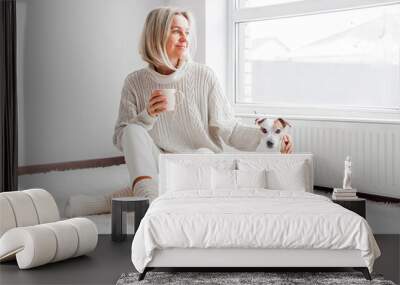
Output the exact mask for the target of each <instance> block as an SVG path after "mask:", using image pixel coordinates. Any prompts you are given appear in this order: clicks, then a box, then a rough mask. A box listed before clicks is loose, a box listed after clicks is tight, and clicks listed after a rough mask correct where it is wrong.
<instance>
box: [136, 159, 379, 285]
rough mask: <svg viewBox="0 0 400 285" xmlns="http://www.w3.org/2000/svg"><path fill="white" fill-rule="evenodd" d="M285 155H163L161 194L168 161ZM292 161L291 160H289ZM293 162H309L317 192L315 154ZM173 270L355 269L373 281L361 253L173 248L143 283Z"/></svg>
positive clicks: (157, 256)
mask: <svg viewBox="0 0 400 285" xmlns="http://www.w3.org/2000/svg"><path fill="white" fill-rule="evenodd" d="M283 156H284V155H281V154H262V153H233V154H212V155H204V154H203V155H199V154H162V155H160V161H159V166H160V183H159V185H160V193H164V191H165V189H164V188H163V186H164V185H165V184H164V183H163V182H165V181H166V180H165V179H167V177H166V167H167V161H166V160H167V159H168V160H175V159H182V158H184V159H189V160H193V159H211V160H213V159H232V160H235V159H240V158H251V157H254V158H263V157H268V158H271V159H282V157H283ZM286 157H287V158H288V156H286ZM290 158H291V159H296V160H307V161H308V162H309V163H310V169H311V171H310V177H309V181H310V182H311V183H310V188H311V189H308V191H310V192H312V190H313V183H312V181H313V180H314V177H313V164H312V154H308V153H306V154H292V155H290ZM161 267H162V268H172V267H177V268H179V267H181V268H187V267H207V268H209V267H211V268H216V267H224V268H226V267H230V268H237V269H238V271H246V269H245V268H255V267H256V268H267V267H269V268H271V267H285V268H287V267H310V268H312V267H318V268H321V267H327V268H329V267H341V268H343V267H353V268H354V269H356V270H360V271H362V273H363V274H364V277H365V278H366V279H368V280H371V276H370V274H369V270H368V268H367V267H366V264H365V261H364V260H363V259H362V257H361V252H360V251H359V250H333V249H332V250H330V249H253V248H252V249H249V248H223V249H221V248H219V249H216V248H210V249H197V248H170V249H162V250H161V249H157V250H155V252H154V255H153V259H152V260H151V261H150V263H149V264H148V265H147V267H146V268H145V270H144V272H143V273H141V274H140V276H139V280H142V279H143V278H144V277H145V275H146V272H148V271H150V270H152V269H154V268H161Z"/></svg>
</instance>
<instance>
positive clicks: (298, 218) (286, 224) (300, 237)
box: [132, 189, 380, 272]
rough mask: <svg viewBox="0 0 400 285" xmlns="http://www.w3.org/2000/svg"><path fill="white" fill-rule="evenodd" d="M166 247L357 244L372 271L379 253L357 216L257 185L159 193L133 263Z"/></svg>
mask: <svg viewBox="0 0 400 285" xmlns="http://www.w3.org/2000/svg"><path fill="white" fill-rule="evenodd" d="M210 194H211V193H210ZM165 248H274V249H279V248H302V249H312V248H314V249H358V250H360V251H361V255H362V257H363V259H364V260H365V264H366V266H367V267H368V269H369V270H370V272H372V267H373V263H374V260H375V259H376V258H377V257H379V255H380V250H379V248H378V246H377V244H376V241H375V239H374V237H373V235H372V232H371V229H370V227H369V225H368V223H367V222H366V220H365V219H363V218H362V217H360V216H359V215H357V214H355V213H353V212H351V211H349V210H347V209H344V208H342V207H341V206H339V205H337V204H335V203H333V202H332V201H330V200H329V199H328V198H326V197H323V196H320V195H315V194H311V193H306V192H298V191H277V190H261V189H248V190H241V191H236V192H232V193H228V192H227V193H226V194H224V193H219V194H218V197H216V196H215V193H214V194H212V195H207V193H204V192H203V193H201V194H199V193H198V191H184V192H172V193H167V194H164V195H162V196H160V197H159V198H157V199H156V200H155V201H154V202H153V203H152V204H151V206H150V208H149V210H148V211H147V213H146V215H145V217H144V218H143V220H142V222H141V223H140V226H139V228H138V231H137V233H136V235H135V237H134V240H133V243H132V262H133V264H134V266H135V267H136V269H137V270H138V271H139V272H143V270H144V268H145V267H146V265H147V264H148V263H149V262H150V261H151V260H152V257H153V252H154V250H155V249H165Z"/></svg>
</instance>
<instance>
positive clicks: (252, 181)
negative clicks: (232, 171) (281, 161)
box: [236, 169, 267, 189]
mask: <svg viewBox="0 0 400 285" xmlns="http://www.w3.org/2000/svg"><path fill="white" fill-rule="evenodd" d="M236 181H237V188H239V189H240V188H267V171H266V170H265V169H262V170H257V169H255V170H236Z"/></svg>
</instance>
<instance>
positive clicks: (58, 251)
mask: <svg viewBox="0 0 400 285" xmlns="http://www.w3.org/2000/svg"><path fill="white" fill-rule="evenodd" d="M0 217H1V221H0V261H8V260H12V259H15V258H16V259H17V263H18V266H19V268H20V269H28V268H32V267H36V266H40V265H43V264H46V263H51V262H57V261H60V260H64V259H67V258H71V257H77V256H80V255H84V254H86V253H88V252H90V251H92V250H94V249H95V248H96V245H97V228H96V225H95V224H94V223H93V222H92V221H90V220H89V219H86V218H73V219H69V220H63V221H60V214H59V212H58V207H57V205H56V203H55V201H54V199H53V197H52V196H51V194H50V193H49V192H47V191H46V190H43V189H30V190H24V191H15V192H3V193H0Z"/></svg>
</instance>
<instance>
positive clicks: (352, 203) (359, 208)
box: [332, 198, 366, 219]
mask: <svg viewBox="0 0 400 285" xmlns="http://www.w3.org/2000/svg"><path fill="white" fill-rule="evenodd" d="M332 202H334V203H336V204H339V205H340V206H342V207H344V208H346V209H348V210H350V211H353V212H354V213H356V214H359V215H360V216H361V217H363V218H364V219H365V217H366V215H365V212H366V211H365V199H361V198H355V199H352V200H340V199H332Z"/></svg>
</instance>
